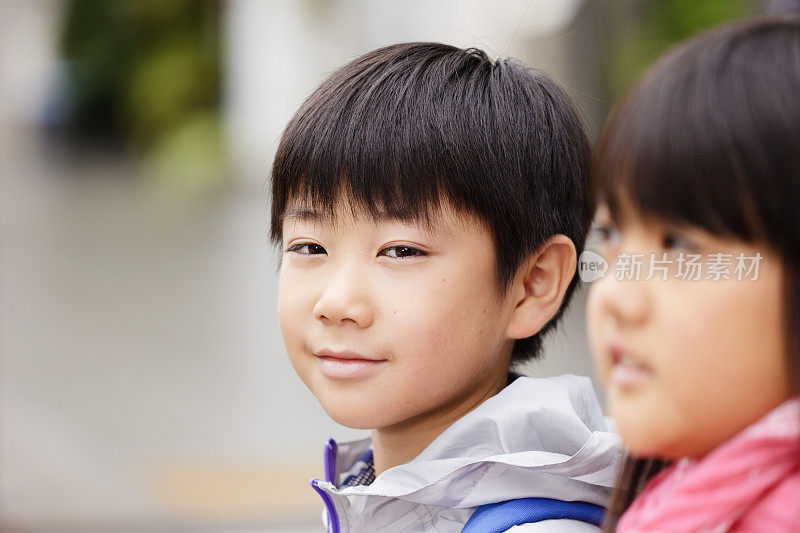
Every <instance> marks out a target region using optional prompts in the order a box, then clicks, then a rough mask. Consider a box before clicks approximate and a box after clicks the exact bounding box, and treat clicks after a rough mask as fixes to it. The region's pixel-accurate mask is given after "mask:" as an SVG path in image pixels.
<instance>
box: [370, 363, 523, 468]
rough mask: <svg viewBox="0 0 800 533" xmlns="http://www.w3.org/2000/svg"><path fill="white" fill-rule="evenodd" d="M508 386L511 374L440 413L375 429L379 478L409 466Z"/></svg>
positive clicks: (471, 393) (469, 393) (478, 389)
mask: <svg viewBox="0 0 800 533" xmlns="http://www.w3.org/2000/svg"><path fill="white" fill-rule="evenodd" d="M507 384H508V374H507V373H505V372H504V373H503V374H502V375H500V376H498V377H497V378H496V379H493V380H485V381H484V382H483V383H481V386H480V387H478V388H476V389H475V390H472V391H469V392H468V393H466V394H464V395H462V396H460V397H459V398H457V399H456V400H454V401H453V402H451V403H450V404H447V405H445V406H444V407H441V408H439V409H437V410H436V411H431V412H427V413H423V414H421V415H418V416H416V417H414V418H411V419H408V420H404V421H403V422H400V423H398V424H395V425H393V426H389V427H385V428H378V429H373V430H372V449H373V458H374V462H375V475H378V474H381V473H382V472H384V471H386V470H388V469H389V468H392V467H394V466H398V465H401V464H403V463H407V462H408V461H410V460H411V459H413V458H414V457H416V456H417V455H419V454H420V453H421V452H422V451H423V450H424V449H425V448H427V447H428V445H429V444H430V443H432V442H433V441H434V440H435V439H436V437H438V436H439V435H441V434H442V433H443V432H444V430H446V429H447V428H448V427H450V426H451V425H452V424H453V423H454V422H456V421H457V420H458V419H460V418H461V417H463V416H464V415H466V414H467V413H469V412H470V411H472V410H473V409H475V408H476V407H478V406H479V405H480V404H482V403H483V402H484V401H486V400H487V399H489V398H491V397H492V396H494V395H495V394H497V393H498V392H500V391H501V390H503V388H504V387H505V386H506V385H507Z"/></svg>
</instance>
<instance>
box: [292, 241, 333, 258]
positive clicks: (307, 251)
mask: <svg viewBox="0 0 800 533" xmlns="http://www.w3.org/2000/svg"><path fill="white" fill-rule="evenodd" d="M286 251H287V252H294V253H298V254H300V255H320V254H326V253H327V252H326V251H325V248H323V247H322V246H320V245H319V244H314V243H312V242H307V243H300V244H295V245H293V246H290V247H289V248H287V249H286Z"/></svg>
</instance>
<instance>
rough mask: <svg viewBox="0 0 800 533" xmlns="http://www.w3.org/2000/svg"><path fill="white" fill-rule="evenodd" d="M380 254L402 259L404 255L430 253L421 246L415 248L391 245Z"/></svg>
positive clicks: (379, 253)
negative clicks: (421, 248) (420, 247)
mask: <svg viewBox="0 0 800 533" xmlns="http://www.w3.org/2000/svg"><path fill="white" fill-rule="evenodd" d="M378 255H385V256H386V257H392V258H395V259H402V258H404V257H416V256H425V255H428V254H427V253H426V252H423V251H422V250H420V249H419V248H414V247H411V246H389V247H387V248H384V249H383V250H381V251H380V252H378Z"/></svg>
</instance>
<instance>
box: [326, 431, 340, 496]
mask: <svg viewBox="0 0 800 533" xmlns="http://www.w3.org/2000/svg"><path fill="white" fill-rule="evenodd" d="M338 449H339V446H338V445H337V444H336V441H335V440H333V439H328V443H327V444H326V445H325V457H324V458H323V459H324V462H325V481H327V482H328V483H333V486H334V487H336V486H338V483H336V466H337V465H336V462H337V461H336V452H337V451H338Z"/></svg>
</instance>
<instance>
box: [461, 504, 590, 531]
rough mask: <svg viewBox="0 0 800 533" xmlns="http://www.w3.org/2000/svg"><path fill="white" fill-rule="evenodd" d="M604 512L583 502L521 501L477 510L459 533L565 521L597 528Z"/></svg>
mask: <svg viewBox="0 0 800 533" xmlns="http://www.w3.org/2000/svg"><path fill="white" fill-rule="evenodd" d="M604 514H605V510H604V509H603V508H602V507H600V506H599V505H594V504H591V503H586V502H565V501H561V500H551V499H550V498H522V499H519V500H509V501H507V502H498V503H489V504H486V505H481V506H480V507H478V508H477V509H476V510H475V512H474V513H472V516H471V517H469V520H468V521H467V523H466V524H464V529H462V530H461V533H501V532H502V531H507V530H509V529H510V528H512V527H514V526H518V525H520V524H529V523H531V522H540V521H542V520H554V519H561V518H568V519H571V520H580V521H582V522H589V523H590V524H594V525H596V526H599V525H600V524H601V523H602V521H603V515H604Z"/></svg>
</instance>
